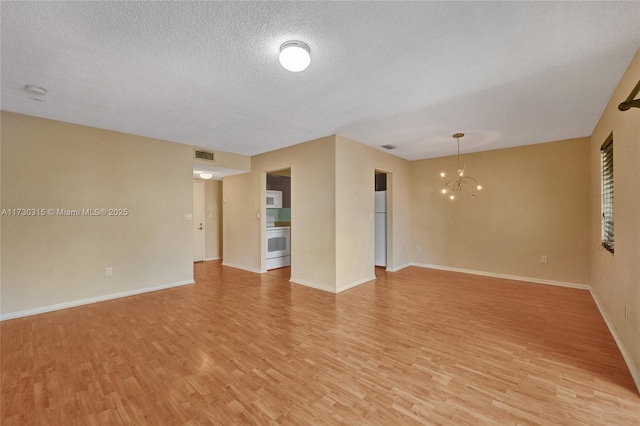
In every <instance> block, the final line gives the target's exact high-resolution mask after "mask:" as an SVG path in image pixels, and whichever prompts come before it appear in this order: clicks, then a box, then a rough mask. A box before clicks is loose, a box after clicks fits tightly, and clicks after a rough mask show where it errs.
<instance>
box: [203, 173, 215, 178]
mask: <svg viewBox="0 0 640 426" xmlns="http://www.w3.org/2000/svg"><path fill="white" fill-rule="evenodd" d="M200 177H201V178H202V179H211V178H212V177H213V174H211V173H200Z"/></svg>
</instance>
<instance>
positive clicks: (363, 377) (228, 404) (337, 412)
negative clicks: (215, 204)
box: [0, 262, 640, 426]
mask: <svg viewBox="0 0 640 426" xmlns="http://www.w3.org/2000/svg"><path fill="white" fill-rule="evenodd" d="M377 275H378V278H377V280H376V281H374V282H370V283H367V284H364V285H361V286H359V287H356V288H354V289H352V290H349V291H347V292H344V293H342V294H339V295H333V294H329V293H325V292H322V291H318V290H314V289H310V288H306V287H303V286H299V285H295V284H290V283H289V282H288V281H287V278H288V269H280V270H276V271H271V272H269V273H268V274H264V275H257V274H252V273H249V272H244V271H241V270H237V269H233V268H227V267H222V266H221V265H220V263H219V262H205V263H199V264H196V265H195V276H196V284H195V285H192V286H185V287H179V288H174V289H169V290H163V291H158V292H154V293H147V294H142V295H138V296H132V297H128V298H124V299H118V300H113V301H108V302H102V303H96V304H93V305H87V306H82V307H78V308H73V309H67V310H64V311H57V312H51V313H46V314H41V315H36V316H31V317H26V318H20V319H14V320H9V321H4V322H2V323H1V324H0V332H1V357H2V358H1V364H2V365H1V372H2V378H1V386H2V389H1V404H0V409H1V414H0V423H1V424H2V425H3V426H9V425H47V424H51V425H74V424H76V425H94V424H95V425H98V424H108V425H116V424H136V425H147V424H148V425H183V424H184V425H200V424H216V425H235V424H274V425H275V424H280V425H322V424H357V425H400V424H403V425H404V424H408V425H410V424H427V425H461V424H483V425H493V424H495V425H505V424H520V425H584V424H586V425H638V424H640V421H639V419H640V396H639V395H638V393H637V390H636V389H635V386H634V383H633V381H632V379H631V376H630V373H629V371H628V370H627V368H626V366H625V363H624V361H623V359H622V356H621V355H620V353H619V351H618V349H617V347H616V345H615V342H614V340H613V338H612V337H611V335H610V334H609V332H608V330H607V327H606V325H605V323H604V321H603V320H602V318H601V316H600V314H599V312H598V310H597V308H596V305H595V303H594V302H593V300H592V298H591V296H590V294H589V293H588V292H587V291H584V290H576V289H569V288H562V287H551V286H545V285H539V284H528V283H523V282H514V281H507V280H500V279H494V278H488V277H479V276H472V275H464V274H458V273H453V272H446V271H436V270H428V269H420V268H416V267H410V268H406V269H404V270H402V271H399V272H395V273H385V272H384V271H382V270H378V271H377Z"/></svg>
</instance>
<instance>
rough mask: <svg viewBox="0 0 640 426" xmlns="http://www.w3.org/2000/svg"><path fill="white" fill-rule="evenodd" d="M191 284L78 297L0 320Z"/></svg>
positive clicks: (184, 282) (14, 313) (166, 285)
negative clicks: (83, 297)
mask: <svg viewBox="0 0 640 426" xmlns="http://www.w3.org/2000/svg"><path fill="white" fill-rule="evenodd" d="M189 284H195V281H194V280H193V278H192V279H190V280H185V281H177V282H175V283H169V284H162V285H157V286H151V287H143V288H137V289H135V290H128V291H123V292H120V293H111V294H105V295H103V296H96V297H88V298H85V299H78V300H72V301H69V302H62V303H56V304H55V305H48V306H41V307H39V308H31V309H25V310H24V311H16V312H9V313H7V314H0V321H5V320H10V319H14V318H21V317H27V316H30V315H38V314H44V313H45V312H53V311H59V310H61V309H67V308H75V307H76V306H82V305H89V304H91V303H98V302H105V301H107V300H113V299H120V298H122V297H128V296H135V295H136V294H142V293H149V292H152V291H157V290H166V289H168V288H172V287H180V286H183V285H189Z"/></svg>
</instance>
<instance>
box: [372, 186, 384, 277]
mask: <svg viewBox="0 0 640 426" xmlns="http://www.w3.org/2000/svg"><path fill="white" fill-rule="evenodd" d="M374 194H375V208H374V212H375V213H374V215H375V265H376V266H387V191H376V192H375V193H374Z"/></svg>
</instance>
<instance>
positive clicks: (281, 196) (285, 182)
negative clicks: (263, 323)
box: [265, 168, 293, 278]
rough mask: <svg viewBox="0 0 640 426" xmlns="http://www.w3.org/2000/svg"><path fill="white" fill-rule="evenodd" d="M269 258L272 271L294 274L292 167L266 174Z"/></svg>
mask: <svg viewBox="0 0 640 426" xmlns="http://www.w3.org/2000/svg"><path fill="white" fill-rule="evenodd" d="M266 175H267V176H266V184H267V186H266V194H267V197H266V198H267V203H266V204H267V206H266V212H265V222H266V238H265V240H266V241H265V242H266V244H265V258H266V262H265V264H266V269H267V270H268V271H269V274H272V275H278V276H280V277H283V278H284V277H286V278H290V276H291V258H292V247H291V233H292V232H293V230H292V228H291V216H292V211H291V210H292V209H291V198H292V197H291V169H290V168H288V169H282V170H276V171H270V172H267V174H266Z"/></svg>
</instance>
